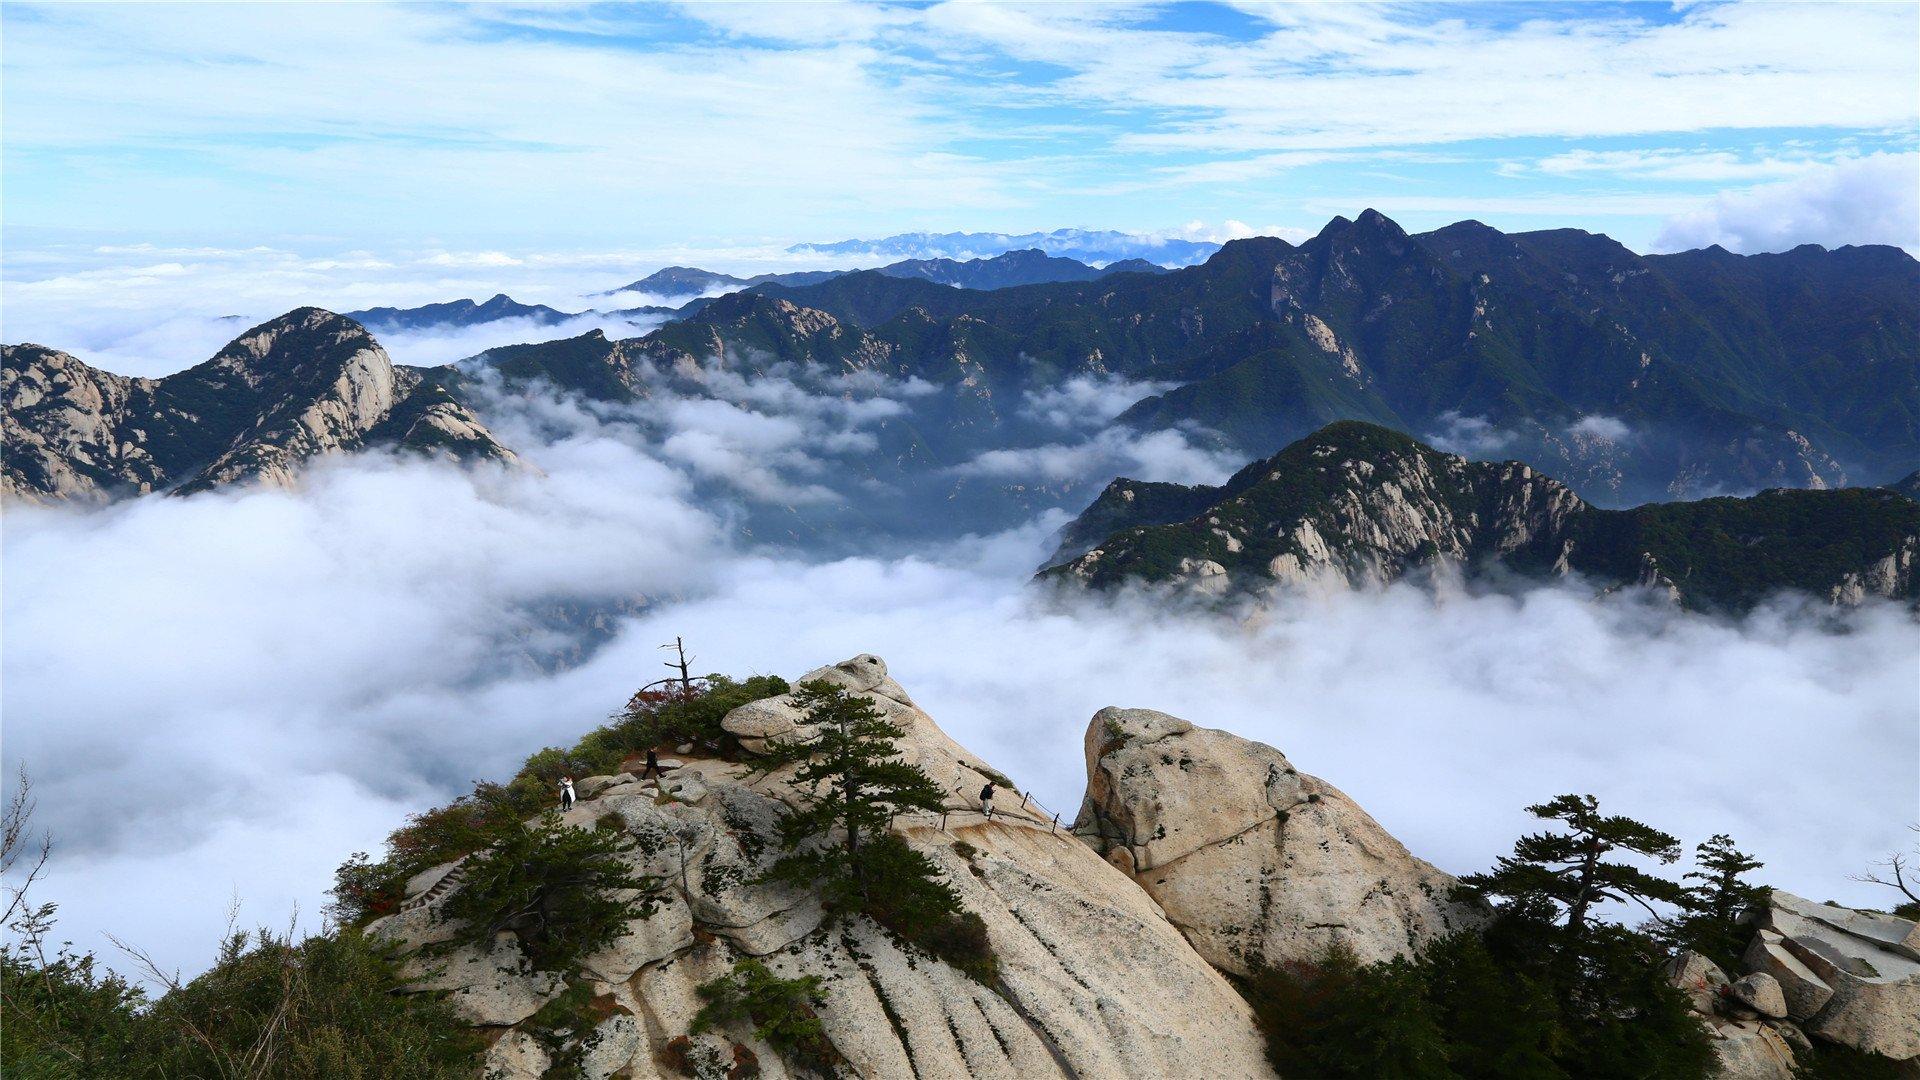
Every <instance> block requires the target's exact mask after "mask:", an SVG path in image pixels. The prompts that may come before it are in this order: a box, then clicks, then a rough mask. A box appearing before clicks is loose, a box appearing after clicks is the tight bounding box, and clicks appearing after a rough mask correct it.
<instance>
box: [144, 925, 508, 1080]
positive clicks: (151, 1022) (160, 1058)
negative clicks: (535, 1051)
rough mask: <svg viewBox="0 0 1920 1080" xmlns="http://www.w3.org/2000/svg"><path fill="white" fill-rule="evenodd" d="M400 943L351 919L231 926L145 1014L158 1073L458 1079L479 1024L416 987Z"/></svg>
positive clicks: (149, 1065) (477, 1043) (474, 1063)
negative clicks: (266, 927)
mask: <svg viewBox="0 0 1920 1080" xmlns="http://www.w3.org/2000/svg"><path fill="white" fill-rule="evenodd" d="M400 985H401V984H400V978H399V961H398V959H397V958H396V957H395V956H394V955H393V953H392V952H391V951H390V949H389V947H388V946H386V945H384V944H381V943H376V942H373V941H370V940H369V939H367V938H366V937H364V936H363V935H361V934H359V933H356V932H354V931H351V930H346V931H341V932H339V933H337V934H334V935H331V936H326V937H312V938H308V939H306V940H305V941H302V942H300V943H298V944H294V943H293V942H292V941H291V939H289V938H286V937H281V936H277V935H274V934H272V933H269V932H261V933H259V934H256V935H247V934H244V933H240V934H234V935H232V936H231V937H230V938H229V939H228V941H227V943H226V945H225V946H224V947H223V948H222V950H221V953H220V958H219V960H218V961H217V962H216V963H215V964H214V966H213V967H212V968H211V969H209V970H208V971H207V972H206V973H205V974H203V975H201V976H200V977H198V978H196V979H194V980H193V981H191V982H189V983H187V984H185V985H184V986H180V987H178V988H177V989H173V990H171V991H170V992H169V993H167V995H166V996H165V997H162V998H161V999H160V1000H159V1001H157V1002H155V1003H154V1005H153V1007H152V1009H151V1010H149V1012H148V1013H147V1014H145V1015H144V1016H143V1017H142V1018H141V1021H140V1027H141V1028H142V1029H143V1030H142V1032H141V1039H140V1043H141V1055H142V1059H143V1060H142V1063H141V1068H140V1069H138V1070H135V1071H132V1072H129V1073H125V1074H121V1075H131V1076H152V1077H200V1076H206V1077H225V1076H257V1077H319V1076H325V1077H329V1078H333V1077H339V1078H342V1080H382V1078H388V1077H391V1078H396V1080H454V1078H456V1077H458V1078H470V1077H472V1076H473V1075H475V1074H476V1073H477V1072H478V1071H479V1068H480V1057H481V1053H482V1051H483V1049H484V1046H483V1043H482V1041H481V1040H480V1038H479V1037H478V1036H477V1035H475V1034H474V1032H473V1029H472V1028H470V1027H468V1026H467V1024H466V1023H465V1022H464V1021H463V1020H462V1019H461V1018H460V1017H459V1016H458V1015H456V1014H455V1013H454V1011H453V1009H452V1008H451V1007H450V1006H448V1005H447V1004H446V1003H445V1002H444V1001H442V1000H440V999H439V998H438V997H437V996H436V995H407V994H401V993H399V992H398V990H399V988H400Z"/></svg>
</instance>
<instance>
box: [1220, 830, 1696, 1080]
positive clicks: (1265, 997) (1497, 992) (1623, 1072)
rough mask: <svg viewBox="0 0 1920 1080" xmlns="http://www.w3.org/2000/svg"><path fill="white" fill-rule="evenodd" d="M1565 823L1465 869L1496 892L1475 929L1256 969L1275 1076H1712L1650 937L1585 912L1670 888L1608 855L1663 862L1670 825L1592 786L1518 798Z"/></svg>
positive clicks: (1252, 983) (1442, 1079)
mask: <svg viewBox="0 0 1920 1080" xmlns="http://www.w3.org/2000/svg"><path fill="white" fill-rule="evenodd" d="M1529 809H1530V810H1531V812H1532V813H1533V814H1534V815H1535V816H1537V817H1541V818H1543V819H1547V820H1550V821H1554V822H1558V823H1559V824H1560V826H1561V829H1560V830H1557V831H1549V832H1543V833H1536V834H1533V835H1529V836H1525V837H1522V838H1521V839H1520V840H1519V841H1518V842H1517V843H1516V844H1515V845H1514V853H1513V854H1512V855H1511V856H1508V857H1504V858H1502V859H1501V860H1500V861H1499V864H1498V865H1497V866H1496V867H1495V868H1494V869H1493V870H1492V871H1490V872H1489V873H1486V874H1479V875H1473V876H1470V877H1469V878H1467V879H1464V880H1465V881H1466V882H1467V883H1468V886H1469V887H1470V888H1475V889H1478V890H1480V891H1482V892H1484V893H1485V894H1486V895H1490V896H1497V897H1501V898H1503V899H1504V900H1505V901H1506V902H1505V904H1504V905H1502V906H1501V907H1500V908H1499V910H1498V914H1497V916H1496V918H1495V920H1494V922H1493V924H1492V925H1491V926H1490V927H1488V928H1487V929H1486V931H1485V932H1484V933H1480V934H1475V933H1461V934H1454V935H1451V936H1448V937H1445V938H1442V939H1440V940H1438V941H1436V942H1434V943H1433V944H1431V945H1429V946H1428V947H1427V948H1426V949H1425V950H1423V951H1422V952H1421V953H1420V955H1418V956H1417V957H1415V958H1413V959H1405V958H1402V959H1395V960H1392V961H1388V962H1386V963H1380V964H1373V965H1361V964H1359V963H1357V962H1356V961H1355V960H1354V958H1353V957H1352V955H1351V954H1350V953H1346V952H1344V951H1342V950H1340V949H1338V948H1336V949H1333V950H1331V951H1330V952H1329V953H1328V954H1327V955H1326V956H1324V957H1323V958H1321V960H1320V961H1318V962H1317V963H1296V964H1288V965H1282V966H1280V967H1277V968H1265V969H1262V970H1260V971H1257V972H1256V973H1255V974H1254V975H1253V977H1251V978H1249V979H1247V980H1245V981H1244V983H1243V992H1244V993H1246V995H1247V998H1248V1001H1249V1003H1250V1004H1252V1006H1253V1009H1254V1015H1255V1017H1256V1018H1257V1019H1258V1020H1259V1022H1260V1025H1261V1027H1262V1029H1263V1030H1264V1031H1265V1032H1266V1034H1267V1040H1268V1048H1269V1057H1270V1058H1271V1060H1272V1061H1273V1064H1274V1066H1275V1068H1276V1069H1277V1070H1278V1071H1279V1072H1280V1074H1281V1075H1283V1076H1295V1075H1300V1076H1315V1077H1327V1078H1329V1080H1344V1078H1353V1080H1361V1078H1371V1077H1381V1076H1394V1077H1407V1078H1421V1080H1428V1078H1431V1080H1453V1078H1464V1077H1500V1078H1515V1080H1519V1078H1526V1080H1547V1078H1570V1077H1587V1076H1607V1077H1626V1076H1643V1077H1664V1078H1672V1080H1681V1078H1687V1077H1706V1076H1708V1075H1711V1072H1712V1067H1713V1064H1714V1060H1715V1059H1714V1053H1713V1050H1712V1049H1711V1047H1710V1044H1709V1042H1708V1038H1707V1033H1706V1029H1705V1028H1704V1027H1703V1026H1702V1024H1701V1022H1700V1019H1699V1018H1698V1017H1697V1016H1696V1015H1695V1014H1694V1013H1693V1012H1691V1011H1690V1008H1689V1002H1688V999H1687V997H1686V995H1685V994H1683V993H1682V992H1681V991H1680V990H1678V989H1676V988H1675V987H1674V986H1672V985H1671V984H1670V983H1669V981H1668V979H1667V976H1666V965H1667V955H1668V954H1667V952H1666V950H1665V948H1663V946H1662V943H1661V941H1660V940H1659V939H1658V938H1657V937H1656V936H1654V935H1652V934H1650V933H1646V932H1643V931H1640V930H1636V929H1632V928H1629V927H1626V926H1622V925H1619V924H1615V923H1610V922H1601V921H1599V920H1596V919H1595V918H1593V917H1592V906H1593V905H1594V904H1597V903H1600V902H1602V901H1607V900H1612V901H1619V900H1621V899H1624V898H1634V899H1645V900H1673V899H1676V898H1678V897H1679V896H1680V895H1681V893H1682V890H1681V888H1680V886H1679V885H1678V884H1676V883H1674V882H1672V881H1669V880H1667V879H1664V878H1661V877H1659V876H1657V875H1655V874H1652V873H1649V872H1647V871H1645V870H1642V869H1640V868H1639V867H1636V866H1632V865H1629V864H1627V863H1623V862H1618V861H1608V860H1607V859H1606V858H1605V857H1606V856H1607V855H1608V854H1609V853H1612V852H1624V853H1637V854H1641V855H1646V856H1649V857H1651V858H1653V859H1655V860H1656V861H1659V862H1671V861H1672V860H1673V858H1674V857H1676V856H1677V853H1678V843H1677V841H1675V840H1674V838H1673V837H1671V836H1668V835H1667V834H1666V833H1663V832H1661V831H1659V830H1658V829H1654V828H1651V827H1649V826H1647V825H1644V824H1641V823H1640V822H1638V821H1634V820H1632V819H1630V818H1625V817H1620V816H1617V815H1602V814H1600V813H1599V809H1598V806H1597V804H1596V802H1595V800H1594V799H1593V798H1592V796H1576V795H1562V796H1560V797H1559V798H1556V799H1554V800H1552V801H1550V802H1548V803H1544V804H1541V805H1539V806H1534V807H1530V808H1529Z"/></svg>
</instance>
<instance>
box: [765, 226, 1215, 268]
mask: <svg viewBox="0 0 1920 1080" xmlns="http://www.w3.org/2000/svg"><path fill="white" fill-rule="evenodd" d="M1020 248H1038V249H1039V250H1041V251H1043V252H1046V253H1047V254H1049V255H1059V256H1064V257H1066V258H1072V259H1080V260H1083V261H1085V262H1091V263H1112V262H1118V261H1121V260H1124V259H1145V260H1146V261H1148V262H1152V263H1157V264H1160V265H1162V266H1191V265H1193V264H1194V263H1198V262H1202V261H1204V260H1205V259H1206V258H1207V257H1208V256H1210V255H1212V254H1213V253H1214V252H1216V251H1219V250H1220V245H1219V244H1216V243H1213V242H1211V241H1207V240H1183V239H1177V238H1161V237H1154V236H1143V235H1140V234H1138V233H1124V232H1115V231H1113V230H1110V229H1054V230H1052V231H1050V232H1030V233H968V232H947V233H931V232H914V233H896V234H894V235H892V236H884V237H881V238H879V239H877V240H841V241H839V242H837V243H830V244H795V245H793V246H792V247H790V248H788V249H787V251H788V252H789V253H791V254H819V255H842V256H843V255H873V256H879V257H883V258H884V257H889V256H891V257H894V258H909V259H940V258H948V259H970V258H979V257H981V256H988V255H998V254H1000V253H1001V252H1005V251H1014V250H1017V249H1020Z"/></svg>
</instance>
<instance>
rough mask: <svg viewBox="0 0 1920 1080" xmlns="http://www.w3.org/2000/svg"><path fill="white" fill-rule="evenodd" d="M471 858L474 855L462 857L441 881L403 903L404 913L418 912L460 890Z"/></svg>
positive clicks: (441, 876)
mask: <svg viewBox="0 0 1920 1080" xmlns="http://www.w3.org/2000/svg"><path fill="white" fill-rule="evenodd" d="M471 858H473V856H472V855H462V856H460V858H459V859H457V860H455V861H454V864H453V867H452V868H451V869H449V870H448V871H447V872H446V873H444V874H442V875H440V880H438V881H436V882H434V883H433V884H432V885H429V886H428V887H427V888H426V889H424V890H422V891H421V892H420V894H419V895H418V896H412V897H409V898H407V899H406V900H404V901H402V902H401V904H400V910H401V911H403V912H407V911H418V910H419V909H421V908H423V907H426V906H428V905H430V904H433V903H435V902H437V901H439V900H440V899H441V898H442V897H444V896H446V895H447V894H448V893H450V892H452V891H453V890H455V889H457V888H459V887H460V883H461V882H463V881H465V880H466V879H467V860H468V859H471Z"/></svg>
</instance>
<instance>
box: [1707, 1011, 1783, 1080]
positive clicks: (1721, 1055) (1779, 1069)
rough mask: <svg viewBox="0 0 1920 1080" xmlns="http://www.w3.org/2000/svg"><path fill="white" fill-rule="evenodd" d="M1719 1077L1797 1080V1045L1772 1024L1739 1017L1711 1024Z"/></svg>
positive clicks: (1754, 1079) (1719, 1079) (1722, 1079)
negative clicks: (1795, 1072) (1795, 1046)
mask: <svg viewBox="0 0 1920 1080" xmlns="http://www.w3.org/2000/svg"><path fill="white" fill-rule="evenodd" d="M1707 1034H1708V1038H1710V1039H1711V1040H1712V1045H1713V1053H1714V1057H1715V1059H1716V1061H1715V1065H1714V1078H1715V1080H1793V1077H1794V1056H1793V1048H1792V1047H1791V1046H1789V1045H1788V1043H1787V1040H1786V1038H1785V1036H1783V1035H1782V1034H1781V1033H1780V1031H1779V1030H1778V1029H1776V1028H1774V1027H1773V1026H1772V1025H1770V1024H1766V1023H1762V1022H1761V1021H1758V1020H1736V1021H1731V1022H1725V1023H1720V1024H1716V1025H1709V1027H1708V1032H1707Z"/></svg>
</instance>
